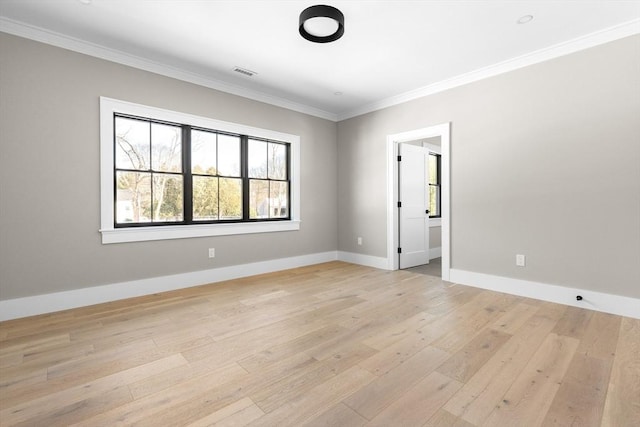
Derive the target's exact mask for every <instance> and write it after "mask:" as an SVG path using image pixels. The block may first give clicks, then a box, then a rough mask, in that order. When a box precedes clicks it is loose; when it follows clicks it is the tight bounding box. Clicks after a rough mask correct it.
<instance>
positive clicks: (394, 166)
mask: <svg viewBox="0 0 640 427" xmlns="http://www.w3.org/2000/svg"><path fill="white" fill-rule="evenodd" d="M450 127H451V124H450V123H443V124H440V125H436V126H431V127H428V128H423V129H416V130H412V131H409V132H403V133H399V134H393V135H388V136H387V263H388V268H389V269H390V270H397V269H398V268H399V257H398V247H399V246H398V242H399V231H398V224H399V214H398V193H399V192H398V157H397V156H398V146H399V144H400V143H407V142H411V141H418V140H427V139H429V138H434V137H439V138H440V144H441V145H440V150H441V158H440V173H441V177H440V192H441V205H440V214H441V215H440V216H441V218H440V225H441V230H442V231H441V238H442V242H441V259H440V266H441V267H440V269H441V277H442V280H449V270H450V230H449V219H450V218H449V215H450V210H449V199H450V197H449V196H450V189H449V182H450V181H449V177H450V170H449V156H450Z"/></svg>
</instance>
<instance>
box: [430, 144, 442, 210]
mask: <svg viewBox="0 0 640 427" xmlns="http://www.w3.org/2000/svg"><path fill="white" fill-rule="evenodd" d="M429 156H435V158H436V183H435V184H432V183H431V179H430V178H431V177H428V182H427V184H428V185H429V194H431V187H436V188H437V189H438V197H437V198H436V211H437V215H432V214H431V213H432V209H431V204H429V218H442V176H441V173H442V168H441V164H442V154H439V153H434V152H429ZM429 201H431V197H430V196H429Z"/></svg>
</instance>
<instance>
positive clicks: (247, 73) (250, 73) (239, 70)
mask: <svg viewBox="0 0 640 427" xmlns="http://www.w3.org/2000/svg"><path fill="white" fill-rule="evenodd" d="M233 71H235V72H236V73H240V74H244V75H245V76H247V77H253V76H254V75H255V74H258V73H256V72H255V71H251V70H247V69H246V68H240V67H235V68H234V69H233Z"/></svg>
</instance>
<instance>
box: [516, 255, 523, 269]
mask: <svg viewBox="0 0 640 427" xmlns="http://www.w3.org/2000/svg"><path fill="white" fill-rule="evenodd" d="M516 265H517V266H518V267H524V265H525V257H524V255H520V254H518V255H516Z"/></svg>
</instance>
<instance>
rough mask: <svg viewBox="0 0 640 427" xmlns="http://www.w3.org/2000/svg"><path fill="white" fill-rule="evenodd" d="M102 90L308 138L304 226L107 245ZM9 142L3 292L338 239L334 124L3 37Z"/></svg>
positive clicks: (2, 88) (69, 285) (2, 193)
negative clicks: (104, 239)
mask: <svg viewBox="0 0 640 427" xmlns="http://www.w3.org/2000/svg"><path fill="white" fill-rule="evenodd" d="M99 96H107V97H111V98H116V99H121V100H125V101H131V102H135V103H140V104H145V105H150V106H154V107H160V108H166V109H170V110H175V111H180V112H185V113H191V114H196V115H201V116H206V117H211V118H215V119H219V120H225V121H231V122H236V123H241V124H246V125H250V126H255V127H260V128H266V129H271V130H275V131H280V132H286V133H291V134H296V135H300V137H301V158H302V164H301V169H302V180H301V191H302V199H301V208H302V210H301V219H302V225H301V229H300V231H294V232H283V233H267V234H254V235H239V236H225V237H207V238H196V239H179V240H165V241H155V242H140V243H123V244H111V245H102V244H101V240H100V233H99V232H98V229H99V227H100V200H99V189H100V186H99V165H100V156H99V151H98V149H99V116H98V115H99V108H98V102H99V101H98V98H99ZM0 149H1V152H0V299H10V298H16V297H24V296H30V295H37V294H43V293H49V292H56V291H62V290H71V289H78V288H84V287H90V286H96V285H102V284H109V283H118V282H122V281H129V280H135V279H142V278H149V277H156V276H163V275H169V274H177V273H183V272H192V271H198V270H205V269H210V268H216V267H222V266H230V265H237V264H244V263H250V262H255V261H263V260H269V259H276V258H282V257H290V256H297V255H303V254H311V253H319V252H324V251H335V250H336V247H337V242H336V239H337V238H336V235H337V218H336V209H337V207H336V196H335V194H336V185H337V183H336V177H337V171H336V154H337V147H336V124H335V123H334V122H331V121H327V120H323V119H319V118H316V117H311V116H308V115H305V114H301V113H296V112H293V111H290V110H287V109H283V108H278V107H274V106H271V105H267V104H263V103H259V102H255V101H252V100H249V99H245V98H242V97H238V96H234V95H229V94H226V93H222V92H218V91H215V90H210V89H207V88H203V87H201V86H197V85H193V84H189V83H185V82H181V81H178V80H174V79H171V78H167V77H163V76H160V75H156V74H152V73H148V72H145V71H141V70H137V69H133V68H129V67H126V66H122V65H118V64H115V63H111V62H108V61H103V60H100V59H96V58H93V57H90V56H86V55H82V54H78V53H73V52H70V51H67V50H63V49H59V48H56V47H52V46H49V45H45V44H40V43H37V42H33V41H29V40H26V39H22V38H18V37H14V36H10V35H7V34H4V33H0ZM209 247H215V248H216V258H215V259H213V260H212V259H209V258H208V257H207V248H209Z"/></svg>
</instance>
